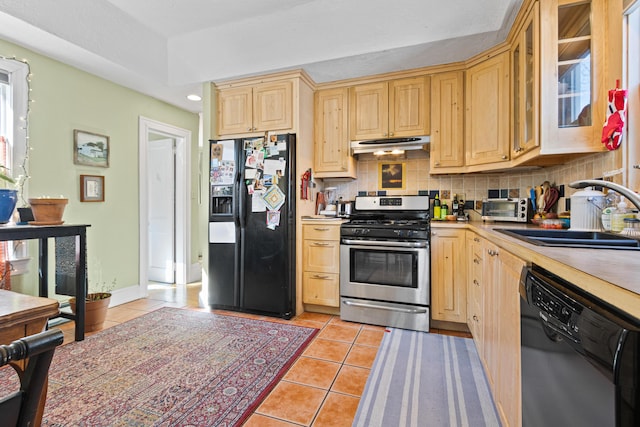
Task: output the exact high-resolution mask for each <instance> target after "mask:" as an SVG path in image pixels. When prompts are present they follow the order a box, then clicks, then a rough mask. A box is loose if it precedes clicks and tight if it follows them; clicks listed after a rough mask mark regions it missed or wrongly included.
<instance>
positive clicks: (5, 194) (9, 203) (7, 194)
mask: <svg viewBox="0 0 640 427" xmlns="http://www.w3.org/2000/svg"><path fill="white" fill-rule="evenodd" d="M5 171H8V169H7V168H6V167H4V166H2V165H0V181H2V183H3V184H5V185H6V184H7V183H9V184H15V183H16V181H15V180H14V179H13V178H11V177H10V176H9V175H7V174H6V173H4V172H5ZM17 202H18V190H16V189H11V188H0V224H6V223H8V222H9V221H10V220H11V217H12V216H13V211H14V210H15V208H16V203H17Z"/></svg>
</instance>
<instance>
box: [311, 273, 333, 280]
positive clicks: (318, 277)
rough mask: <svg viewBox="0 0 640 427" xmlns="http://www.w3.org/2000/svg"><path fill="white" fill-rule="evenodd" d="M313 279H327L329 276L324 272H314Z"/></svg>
mask: <svg viewBox="0 0 640 427" xmlns="http://www.w3.org/2000/svg"><path fill="white" fill-rule="evenodd" d="M313 278H314V279H321V280H327V279H328V278H329V276H326V275H324V274H314V275H313Z"/></svg>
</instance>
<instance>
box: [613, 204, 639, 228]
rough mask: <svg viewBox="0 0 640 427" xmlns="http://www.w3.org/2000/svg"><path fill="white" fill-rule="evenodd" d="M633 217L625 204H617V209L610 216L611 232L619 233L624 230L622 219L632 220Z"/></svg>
mask: <svg viewBox="0 0 640 427" xmlns="http://www.w3.org/2000/svg"><path fill="white" fill-rule="evenodd" d="M634 217H635V215H634V213H633V212H631V211H630V210H629V209H628V208H627V202H625V201H624V200H623V201H621V202H620V203H618V207H617V208H616V210H615V211H614V212H613V213H612V216H611V231H613V232H614V233H620V232H621V231H622V230H623V229H624V219H625V218H634Z"/></svg>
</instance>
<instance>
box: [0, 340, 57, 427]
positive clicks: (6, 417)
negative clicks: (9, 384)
mask: <svg viewBox="0 0 640 427" xmlns="http://www.w3.org/2000/svg"><path fill="white" fill-rule="evenodd" d="M63 340H64V335H63V333H62V331H61V330H60V329H52V330H50V331H45V332H41V333H39V334H35V335H30V336H28V337H25V338H21V339H19V340H16V341H14V342H12V343H11V344H9V345H0V366H4V365H7V364H9V365H11V367H12V368H14V369H15V370H16V372H17V373H18V375H19V377H20V390H19V391H16V392H15V393H13V394H11V395H9V396H7V397H5V398H3V399H2V400H0V424H1V425H3V426H20V427H22V426H34V425H39V423H40V420H39V419H37V417H38V412H39V411H38V409H39V408H43V405H44V397H43V395H42V394H43V391H44V390H45V389H46V384H47V377H48V374H49V366H50V365H51V359H52V358H53V353H54V352H55V350H56V347H57V346H59V345H60V344H62V341H63ZM19 361H24V362H23V363H20V362H19ZM16 362H18V363H16ZM23 364H25V367H24V369H22V366H21V365H23ZM41 403H42V406H40V404H41ZM39 415H40V417H41V416H42V413H40V414H39Z"/></svg>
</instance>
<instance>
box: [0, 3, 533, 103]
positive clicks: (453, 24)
mask: <svg viewBox="0 0 640 427" xmlns="http://www.w3.org/2000/svg"><path fill="white" fill-rule="evenodd" d="M522 1H523V0H448V1H446V2H443V1H442V0H394V1H393V2H390V1H389V0H92V1H86V0H0V38H2V39H5V40H8V41H11V42H14V43H16V44H19V45H21V46H24V47H27V48H29V49H31V50H33V51H36V52H38V53H41V54H43V55H46V56H49V57H51V58H54V59H56V60H59V61H62V62H65V63H67V64H69V65H72V66H74V67H77V68H79V69H82V70H85V71H87V72H90V73H92V74H95V75H98V76H100V77H103V78H105V79H108V80H111V81H113V82H116V83H118V84H121V85H123V86H126V87H129V88H132V89H135V90H137V91H139V92H142V93H145V94H147V95H151V96H153V97H156V98H158V99H161V100H163V101H166V102H169V103H171V104H174V105H177V106H179V107H182V108H184V109H187V110H189V111H194V112H198V111H201V103H199V102H195V103H194V102H192V101H188V100H187V99H186V95H187V94H190V93H197V94H200V93H201V92H202V82H206V81H214V82H215V81H222V80H228V79H231V78H237V77H245V76H252V75H259V74H265V73H269V72H274V71H281V70H287V69H297V68H303V69H304V70H305V71H306V72H307V73H308V74H309V75H310V76H311V78H312V79H313V80H314V81H315V82H316V83H324V82H328V81H334V80H342V79H347V78H357V77H362V76H368V75H374V74H379V73H385V72H391V71H399V70H406V69H412V68H419V67H425V66H430V65H437V64H444V63H449V62H456V61H461V60H465V59H468V58H470V57H472V56H474V55H475V54H477V53H479V52H481V51H483V50H485V49H487V48H489V47H491V46H494V45H495V44H497V43H500V42H502V41H504V39H505V38H506V35H507V31H508V28H509V27H510V25H511V23H512V22H513V19H514V17H515V15H516V14H517V11H518V9H519V8H520V5H521V4H522ZM391 5H393V6H391ZM0 54H2V55H5V56H10V55H11V53H9V52H0Z"/></svg>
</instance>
